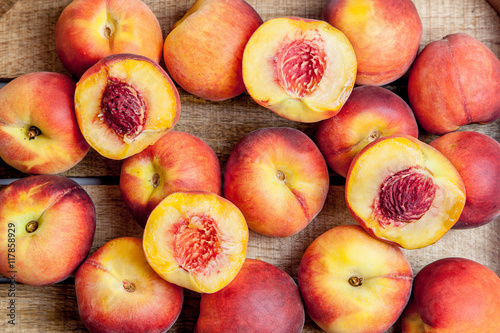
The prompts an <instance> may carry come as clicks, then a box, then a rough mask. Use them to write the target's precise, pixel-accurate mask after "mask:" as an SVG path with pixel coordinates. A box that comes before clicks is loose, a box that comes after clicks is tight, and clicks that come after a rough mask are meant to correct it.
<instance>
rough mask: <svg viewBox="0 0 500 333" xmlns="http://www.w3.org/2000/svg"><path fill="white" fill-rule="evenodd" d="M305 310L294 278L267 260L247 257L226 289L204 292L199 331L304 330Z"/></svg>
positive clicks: (274, 332) (285, 332)
mask: <svg viewBox="0 0 500 333" xmlns="http://www.w3.org/2000/svg"><path fill="white" fill-rule="evenodd" d="M304 321H305V312H304V305H303V303H302V299H301V297H300V292H299V288H298V287H297V285H296V284H295V282H294V281H293V279H292V277H291V276H290V275H288V273H286V272H285V271H283V270H281V269H279V268H278V267H276V266H274V265H272V264H269V263H267V262H265V261H261V260H256V259H250V258H247V259H245V262H244V263H243V266H242V267H241V270H240V271H239V273H238V275H236V277H235V278H234V280H233V281H231V283H230V284H228V285H227V286H226V287H224V288H223V289H221V290H219V291H217V292H215V293H213V294H202V295H201V303H200V314H199V317H198V321H197V323H196V328H195V332H196V333H216V332H217V333H223V332H227V333H232V332H259V333H266V332H268V333H280V332H282V333H300V332H302V328H303V326H304Z"/></svg>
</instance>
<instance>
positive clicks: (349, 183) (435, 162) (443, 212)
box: [345, 136, 465, 249]
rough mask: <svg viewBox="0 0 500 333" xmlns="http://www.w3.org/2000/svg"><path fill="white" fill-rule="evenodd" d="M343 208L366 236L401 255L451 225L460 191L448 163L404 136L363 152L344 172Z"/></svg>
mask: <svg viewBox="0 0 500 333" xmlns="http://www.w3.org/2000/svg"><path fill="white" fill-rule="evenodd" d="M345 196H346V202H347V206H348V208H349V210H350V212H351V214H352V215H353V217H354V218H355V219H356V221H357V222H358V223H359V224H360V225H361V226H363V227H364V228H365V229H366V230H367V231H368V232H369V233H371V234H372V235H374V236H376V237H377V238H379V239H382V240H385V241H388V242H391V243H396V244H398V245H399V246H401V247H404V248H406V249H415V248H421V247H425V246H428V245H430V244H433V243H435V242H436V241H437V240H439V239H440V238H441V237H442V236H443V235H444V234H445V233H446V232H447V231H448V230H449V229H450V228H451V227H453V225H454V224H455V223H456V222H457V220H458V218H459V217H460V214H461V212H462V210H463V207H464V205H465V187H464V183H463V181H462V178H461V177H460V175H459V173H458V172H457V170H456V169H455V167H454V166H453V164H451V162H450V161H449V160H448V159H447V158H446V157H445V156H444V155H443V154H441V153H440V152H439V151H437V150H436V149H434V148H432V147H431V146H429V145H428V144H426V143H424V142H422V141H420V140H418V139H416V138H413V137H410V136H389V137H385V138H381V139H378V140H376V141H374V142H372V143H371V144H369V145H368V146H366V147H365V148H364V149H363V150H361V152H360V153H359V154H358V155H357V156H356V158H355V159H354V161H353V162H352V164H351V167H350V168H349V172H348V175H347V179H346V188H345Z"/></svg>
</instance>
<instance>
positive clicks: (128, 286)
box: [123, 281, 135, 293]
mask: <svg viewBox="0 0 500 333" xmlns="http://www.w3.org/2000/svg"><path fill="white" fill-rule="evenodd" d="M123 288H124V289H125V290H126V291H128V292H129V293H132V292H134V291H135V285H134V284H133V283H132V282H128V281H123Z"/></svg>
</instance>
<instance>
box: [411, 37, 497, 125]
mask: <svg viewBox="0 0 500 333" xmlns="http://www.w3.org/2000/svg"><path fill="white" fill-rule="evenodd" d="M498 91H500V60H499V59H498V57H497V56H496V55H495V54H494V53H493V52H492V51H491V50H490V49H489V48H488V47H487V46H486V45H484V44H483V43H482V42H480V41H479V40H477V39H476V38H474V37H472V36H470V35H467V34H463V33H456V34H451V35H447V36H445V37H444V38H442V39H440V40H437V41H434V42H432V43H430V44H428V45H427V46H426V47H425V48H424V49H423V50H422V52H421V53H420V54H419V55H418V57H417V59H416V60H415V63H414V65H413V66H412V69H411V71H410V76H409V79H408V98H409V102H410V106H411V108H412V109H413V112H414V113H415V117H416V118H417V122H418V123H419V124H420V125H421V126H422V128H423V129H425V130H426V131H427V132H430V133H433V134H445V133H449V132H452V131H455V130H457V129H458V128H460V127H461V126H463V125H467V124H470V123H481V124H484V123H490V122H493V121H494V120H496V119H498V118H499V117H500V94H499V93H498Z"/></svg>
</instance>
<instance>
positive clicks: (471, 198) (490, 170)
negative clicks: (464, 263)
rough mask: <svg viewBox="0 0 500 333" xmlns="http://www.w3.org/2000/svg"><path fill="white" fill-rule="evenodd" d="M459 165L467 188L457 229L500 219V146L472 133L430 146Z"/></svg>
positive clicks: (449, 136) (441, 139)
mask: <svg viewBox="0 0 500 333" xmlns="http://www.w3.org/2000/svg"><path fill="white" fill-rule="evenodd" d="M430 145H431V146H432V147H434V148H436V149H437V150H439V151H440V152H441V153H442V154H443V155H444V156H446V157H447V158H448V159H449V160H450V161H451V163H453V165H454V166H455V168H456V169H457V171H458V173H459V174H460V176H461V177H462V180H463V181H464V185H465V193H466V200H465V207H464V209H463V211H462V214H461V215H460V218H459V219H458V222H457V223H455V225H454V226H453V227H454V228H456V229H465V228H475V227H479V226H482V225H485V224H487V223H489V222H491V221H493V220H494V219H496V218H497V217H498V216H500V143H498V142H497V141H496V140H495V139H493V138H491V137H490V136H488V135H486V134H482V133H479V132H472V131H463V132H452V133H448V134H445V135H443V136H441V137H439V138H437V139H435V140H434V141H432V142H431V143H430Z"/></svg>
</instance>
